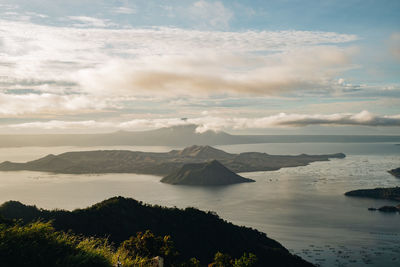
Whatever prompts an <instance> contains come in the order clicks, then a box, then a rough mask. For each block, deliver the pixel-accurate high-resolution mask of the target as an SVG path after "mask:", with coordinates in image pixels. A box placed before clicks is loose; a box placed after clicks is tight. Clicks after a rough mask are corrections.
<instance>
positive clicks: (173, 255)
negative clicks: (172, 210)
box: [118, 230, 178, 264]
mask: <svg viewBox="0 0 400 267" xmlns="http://www.w3.org/2000/svg"><path fill="white" fill-rule="evenodd" d="M118 253H119V254H121V255H126V256H128V257H131V258H144V259H150V258H153V257H156V256H161V257H163V258H164V260H165V263H166V264H173V263H174V262H175V261H176V259H177V256H178V252H177V251H176V250H175V248H174V244H173V242H172V240H171V237H170V236H164V237H161V236H155V235H154V234H153V233H152V232H150V231H149V230H147V231H145V232H144V233H143V232H138V233H137V235H136V236H131V237H130V238H129V239H128V240H125V241H124V242H122V244H121V245H120V247H119V249H118Z"/></svg>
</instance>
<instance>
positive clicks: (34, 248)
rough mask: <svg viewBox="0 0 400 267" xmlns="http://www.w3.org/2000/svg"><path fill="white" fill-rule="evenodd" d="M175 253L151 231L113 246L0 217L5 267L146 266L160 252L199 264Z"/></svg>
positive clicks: (0, 255)
mask: <svg viewBox="0 0 400 267" xmlns="http://www.w3.org/2000/svg"><path fill="white" fill-rule="evenodd" d="M177 255H178V252H177V251H176V250H175V249H174V245H173V242H172V240H171V237H170V236H165V237H159V236H155V235H154V234H153V233H151V232H150V231H146V232H144V233H141V232H140V233H138V234H137V235H136V236H133V237H131V238H129V239H128V240H126V241H124V242H122V244H121V245H120V247H119V248H118V249H114V247H113V246H112V245H111V244H110V243H109V242H108V240H107V239H102V238H93V237H89V238H88V237H83V236H78V235H75V234H72V233H70V232H69V233H64V232H60V231H56V230H55V229H54V228H53V227H52V225H51V223H50V222H34V223H30V224H27V225H21V224H20V223H16V222H11V221H8V220H4V219H0V259H1V266H4V267H8V266H10V267H11V266H13V267H18V266H43V267H45V266H52V267H63V266H65V267H67V266H68V267H70V266H77V267H78V266H82V267H90V266H93V267H111V266H116V265H117V263H118V262H119V263H120V264H121V265H122V266H126V267H134V266H141V267H146V266H152V265H151V262H152V259H153V258H154V257H155V256H162V257H163V258H164V260H165V262H164V263H165V265H166V266H177V267H178V266H180V267H197V266H198V267H200V266H202V265H201V264H200V261H198V260H197V259H196V258H192V259H190V260H189V261H187V262H178V261H177V257H176V256H177ZM214 258H215V261H214V262H213V263H212V264H211V266H225V267H230V266H232V267H251V266H254V265H255V263H256V261H257V258H256V257H255V255H253V254H249V255H248V254H244V255H243V256H242V257H241V258H239V259H232V258H231V256H229V255H227V254H222V253H219V252H218V253H216V254H215V257H214ZM225 262H226V264H225ZM221 264H225V265H221Z"/></svg>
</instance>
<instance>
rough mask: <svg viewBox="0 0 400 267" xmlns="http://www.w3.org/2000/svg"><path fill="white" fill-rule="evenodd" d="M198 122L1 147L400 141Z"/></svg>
mask: <svg viewBox="0 0 400 267" xmlns="http://www.w3.org/2000/svg"><path fill="white" fill-rule="evenodd" d="M196 128H197V126H196V125H184V126H174V127H169V128H161V129H157V130H151V131H142V132H128V131H118V132H114V133H106V134H37V135H31V134H29V135H28V134H26V135H24V134H21V135H0V147H24V146H46V147H47V146H117V145H137V146H182V147H184V146H189V145H192V144H198V145H231V144H254V143H298V142H303V143H313V142H317V143H318V142H322V143H336V142H339V143H344V142H350V143H363V142H400V136H371V135H362V136H360V135H357V136H354V135H231V134H228V133H225V132H214V131H206V132H203V133H197V132H196Z"/></svg>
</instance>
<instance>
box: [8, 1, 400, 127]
mask: <svg viewBox="0 0 400 267" xmlns="http://www.w3.org/2000/svg"><path fill="white" fill-rule="evenodd" d="M399 13H400V1H398V0H368V1H366V0H307V1H304V0H291V1H289V0H287V1H282V0H271V1H262V0H254V1H232V0H229V1H206V0H200V1H189V0H188V1H177V0H176V1H164V0H158V1H154V0H146V1H144V0H143V1H133V0H122V1H118V0H70V1H61V0H0V133H44V132H46V133H53V132H54V133H59V132H71V133H73V132H90V133H91V132H110V131H116V130H132V131H138V130H146V129H154V128H158V127H164V126H173V125H182V124H189V123H196V124H198V125H199V127H198V131H205V130H208V129H213V130H224V131H228V132H237V133H265V134H268V133H271V134H277V133H285V134H304V133H317V134H319V133H321V134H326V133H332V134H352V133H354V134H363V133H365V134H400V16H399ZM182 118H185V119H182Z"/></svg>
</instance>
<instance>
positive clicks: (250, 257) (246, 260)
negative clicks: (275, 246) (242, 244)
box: [233, 253, 257, 267]
mask: <svg viewBox="0 0 400 267" xmlns="http://www.w3.org/2000/svg"><path fill="white" fill-rule="evenodd" d="M256 263H257V256H256V255H254V254H253V253H249V254H247V253H244V254H243V256H242V257H240V258H239V259H235V262H234V263H233V267H251V266H255V265H256Z"/></svg>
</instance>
